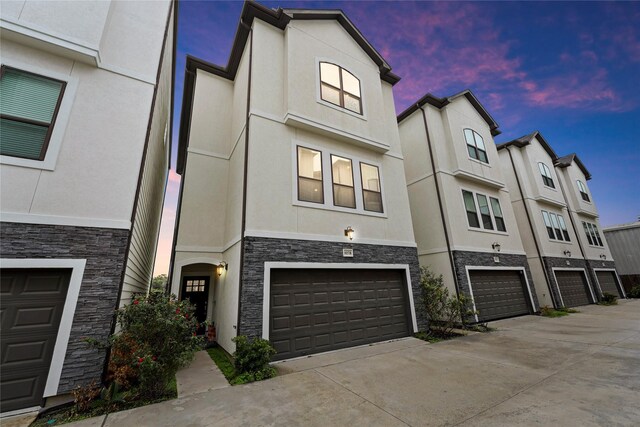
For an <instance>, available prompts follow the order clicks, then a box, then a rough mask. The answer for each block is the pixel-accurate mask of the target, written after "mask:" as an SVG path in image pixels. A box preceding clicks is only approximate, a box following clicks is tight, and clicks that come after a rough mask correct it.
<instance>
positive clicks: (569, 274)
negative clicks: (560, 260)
mask: <svg viewBox="0 0 640 427" xmlns="http://www.w3.org/2000/svg"><path fill="white" fill-rule="evenodd" d="M555 275H556V282H557V283H558V288H559V289H560V296H561V297H562V301H563V302H564V306H565V307H576V306H579V305H587V304H591V298H590V297H589V290H588V289H587V286H588V285H587V280H586V279H585V277H584V271H556V272H555Z"/></svg>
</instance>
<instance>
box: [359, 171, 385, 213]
mask: <svg viewBox="0 0 640 427" xmlns="http://www.w3.org/2000/svg"><path fill="white" fill-rule="evenodd" d="M360 176H361V178H362V199H363V200H364V210H366V211H373V212H382V191H381V189H380V172H379V171H378V167H377V166H373V165H368V164H366V163H360Z"/></svg>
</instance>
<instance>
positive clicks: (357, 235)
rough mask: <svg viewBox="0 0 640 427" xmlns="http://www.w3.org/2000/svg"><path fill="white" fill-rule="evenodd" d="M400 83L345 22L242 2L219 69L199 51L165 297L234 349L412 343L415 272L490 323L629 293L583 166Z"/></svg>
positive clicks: (311, 349)
mask: <svg viewBox="0 0 640 427" xmlns="http://www.w3.org/2000/svg"><path fill="white" fill-rule="evenodd" d="M398 81H399V77H398V76H396V75H394V74H393V73H392V72H391V68H390V66H389V64H388V63H387V62H386V61H385V59H384V58H383V57H382V56H381V55H380V54H379V53H378V52H377V51H376V50H375V48H374V47H373V46H371V44H369V42H367V40H366V39H365V38H364V36H363V35H362V34H361V33H360V32H359V31H358V29H357V28H356V27H355V26H354V25H353V24H352V23H351V22H350V21H349V19H348V18H347V17H346V16H345V15H344V14H343V13H342V12H341V11H335V10H300V9H291V10H286V9H277V10H271V9H267V8H265V7H263V6H261V5H259V4H257V3H254V2H248V3H245V6H244V8H243V11H242V16H241V20H240V23H239V25H238V29H237V32H236V37H235V39H234V42H233V47H232V51H231V55H230V58H229V62H228V63H227V65H226V66H219V65H215V64H211V63H207V62H205V61H203V60H200V59H198V58H195V57H190V56H189V57H187V65H186V77H185V83H184V96H183V104H182V114H181V125H180V132H179V141H178V144H179V147H178V163H177V166H176V168H177V172H178V173H179V174H181V175H182V181H181V190H180V198H179V206H178V215H177V219H176V228H175V234H174V247H173V254H172V265H171V271H170V278H169V279H170V289H171V292H172V293H174V294H176V295H178V296H179V298H181V299H187V298H188V299H190V300H191V301H192V302H193V303H194V304H196V306H197V310H198V317H199V319H200V320H203V321H204V320H208V321H209V322H213V324H214V326H215V328H216V330H217V339H218V342H219V344H220V345H221V346H222V347H223V348H224V349H226V350H227V351H229V352H233V351H234V343H233V341H232V340H233V338H234V337H236V336H237V335H248V336H254V337H262V338H266V339H269V340H270V341H271V342H272V343H273V345H274V346H275V348H276V350H277V354H276V356H275V359H287V358H293V357H298V356H304V355H308V354H312V353H318V352H324V351H329V350H334V349H339V348H344V347H350V346H356V345H361V344H366V343H371V342H375V341H382V340H388V339H392V338H397V337H404V336H408V335H411V334H412V333H414V332H416V331H418V330H419V329H420V328H423V327H424V326H425V322H426V320H427V319H424V318H423V317H422V315H421V312H420V310H419V309H416V306H417V305H418V304H419V303H420V298H421V295H420V291H419V276H420V272H419V267H420V266H425V267H429V268H431V270H432V271H434V272H435V273H436V274H442V275H443V277H444V281H445V283H446V284H447V286H448V287H449V288H450V290H451V293H452V294H456V293H457V294H464V295H467V296H469V297H470V298H471V300H472V301H473V304H474V308H475V312H476V314H475V315H474V316H475V320H476V321H477V322H487V321H490V320H495V319H501V318H506V317H511V316H518V315H523V314H532V313H536V312H538V311H539V309H540V307H543V306H553V307H573V306H578V305H583V304H589V303H594V302H597V301H598V299H599V298H600V297H601V296H602V292H610V293H613V294H616V295H618V297H624V291H623V290H622V289H621V288H620V284H619V280H618V278H617V274H616V271H615V267H614V263H613V259H612V257H611V253H610V252H609V249H608V247H607V244H606V241H605V240H604V237H603V235H602V232H601V229H600V225H599V223H598V212H597V210H596V208H595V205H594V202H593V200H592V197H591V194H590V192H589V190H588V188H587V184H586V183H587V181H588V180H589V179H590V178H591V175H590V174H589V172H588V171H587V169H586V168H585V166H584V165H583V164H582V162H581V161H580V159H579V158H578V157H577V156H576V155H575V154H572V155H569V156H565V157H558V156H557V155H556V153H555V152H554V151H553V149H552V148H551V146H550V145H549V143H547V141H546V140H545V139H544V138H543V137H542V135H541V134H540V133H539V132H534V133H532V134H530V135H527V136H524V137H522V138H518V139H516V140H513V141H511V142H507V143H505V144H500V145H496V144H495V143H494V141H493V137H494V136H496V135H498V134H499V133H500V131H499V130H498V124H497V123H496V122H495V121H494V120H493V118H492V117H491V115H490V114H489V113H488V112H487V111H486V109H485V108H484V107H483V106H482V105H481V103H480V102H479V100H478V99H477V98H476V97H475V96H474V95H473V94H472V93H471V92H470V91H464V92H461V93H459V94H456V95H454V96H451V97H447V98H439V97H436V96H433V95H431V94H428V95H426V96H424V97H423V98H421V99H419V100H418V101H417V102H416V103H415V104H414V105H412V106H411V107H410V108H409V109H407V110H406V111H404V112H403V113H401V114H400V115H399V116H396V112H395V107H394V100H393V91H392V89H393V85H394V84H395V83H397V82H398Z"/></svg>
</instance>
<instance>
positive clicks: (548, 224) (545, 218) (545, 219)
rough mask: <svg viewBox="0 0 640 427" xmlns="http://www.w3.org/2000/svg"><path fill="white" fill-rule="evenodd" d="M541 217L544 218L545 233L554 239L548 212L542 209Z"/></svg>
mask: <svg viewBox="0 0 640 427" xmlns="http://www.w3.org/2000/svg"><path fill="white" fill-rule="evenodd" d="M542 218H543V219H544V225H545V226H546V227H547V234H548V235H549V238H550V239H555V238H556V236H555V234H554V233H553V228H552V227H551V220H550V219H549V214H548V213H547V212H546V211H542Z"/></svg>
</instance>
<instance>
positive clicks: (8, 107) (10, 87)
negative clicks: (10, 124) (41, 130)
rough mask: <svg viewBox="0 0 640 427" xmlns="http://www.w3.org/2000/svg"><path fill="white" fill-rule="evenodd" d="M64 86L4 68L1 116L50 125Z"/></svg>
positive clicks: (0, 86)
mask: <svg viewBox="0 0 640 427" xmlns="http://www.w3.org/2000/svg"><path fill="white" fill-rule="evenodd" d="M63 86H64V84H63V83H62V82H59V81H55V80H51V79H47V78H45V77H39V76H35V75H33V74H29V73H25V72H23V71H19V70H14V69H12V68H5V69H4V73H3V75H2V79H1V80H0V93H2V96H1V97H0V113H1V114H8V115H11V116H14V117H20V118H25V119H30V120H36V121H39V122H45V123H47V124H49V123H51V120H52V119H53V113H54V112H55V109H56V105H57V104H58V98H59V97H60V92H61V91H62V88H63Z"/></svg>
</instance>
